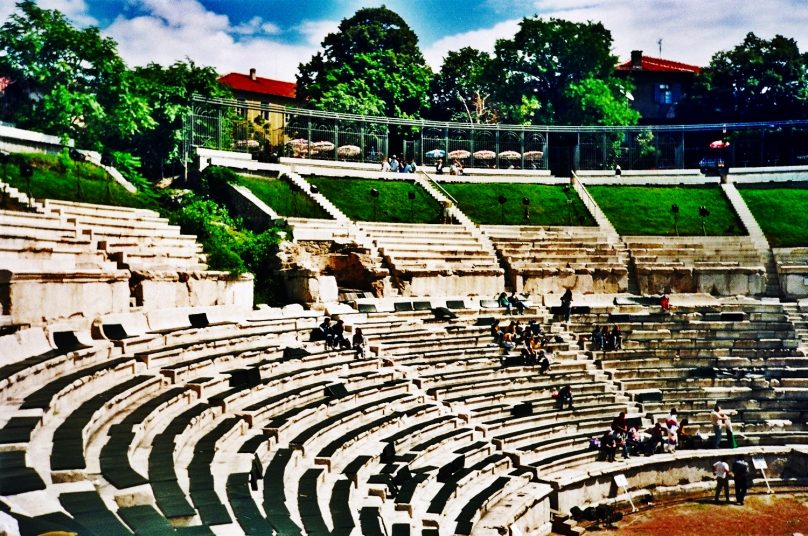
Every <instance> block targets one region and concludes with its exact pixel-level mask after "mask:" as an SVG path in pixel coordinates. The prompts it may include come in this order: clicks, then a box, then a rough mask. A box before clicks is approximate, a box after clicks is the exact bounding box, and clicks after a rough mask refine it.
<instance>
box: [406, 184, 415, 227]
mask: <svg viewBox="0 0 808 536" xmlns="http://www.w3.org/2000/svg"><path fill="white" fill-rule="evenodd" d="M407 199H409V200H410V221H415V192H413V191H412V190H410V191H409V192H407Z"/></svg>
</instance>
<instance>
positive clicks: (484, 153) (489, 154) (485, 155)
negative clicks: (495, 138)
mask: <svg viewBox="0 0 808 536" xmlns="http://www.w3.org/2000/svg"><path fill="white" fill-rule="evenodd" d="M496 157H497V153H495V152H494V151H489V150H487V149H483V150H480V151H474V158H476V159H477V160H493V159H494V158H496Z"/></svg>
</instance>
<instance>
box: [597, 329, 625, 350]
mask: <svg viewBox="0 0 808 536" xmlns="http://www.w3.org/2000/svg"><path fill="white" fill-rule="evenodd" d="M591 339H592V350H594V351H598V350H603V351H604V352H605V351H608V350H622V349H623V333H622V332H621V331H620V326H618V325H617V324H614V325H613V326H612V329H609V326H595V327H594V328H593V329H592V336H591Z"/></svg>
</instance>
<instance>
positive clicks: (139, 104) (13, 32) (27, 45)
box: [0, 0, 153, 148]
mask: <svg viewBox="0 0 808 536" xmlns="http://www.w3.org/2000/svg"><path fill="white" fill-rule="evenodd" d="M0 77H7V78H10V79H11V80H13V81H14V83H13V84H12V85H11V86H9V88H8V89H7V90H6V98H7V99H8V100H9V102H8V103H7V106H6V107H5V110H6V114H7V116H6V117H7V118H8V119H11V120H12V121H14V122H16V123H17V124H19V125H20V126H22V127H26V128H34V129H37V130H41V131H44V132H49V133H52V134H56V135H63V136H70V137H73V138H75V139H77V141H78V142H79V143H80V144H81V145H82V146H84V147H92V148H100V146H101V145H103V144H111V145H121V144H122V143H123V141H124V140H126V139H128V138H130V137H131V136H132V135H134V134H136V133H137V132H140V131H142V130H144V129H146V128H150V127H151V126H152V125H153V122H152V120H151V117H150V115H149V112H150V108H149V105H148V103H147V101H146V100H145V99H143V98H142V97H140V96H137V95H135V94H134V93H133V92H132V78H131V73H130V72H129V71H128V70H127V68H126V65H125V64H124V62H123V60H122V59H121V57H120V56H119V55H118V51H117V47H116V44H115V42H114V41H113V40H112V39H109V38H105V37H102V36H101V33H100V31H99V30H98V28H94V27H92V28H86V29H84V30H79V29H76V28H75V27H73V26H72V25H71V24H70V23H69V22H68V21H67V19H66V18H65V16H64V15H63V14H62V13H60V12H59V11H55V10H46V9H41V8H39V7H38V6H37V5H36V3H34V2H33V1H32V0H23V1H21V2H18V3H17V12H15V13H13V14H12V15H11V16H10V17H9V19H8V20H7V21H6V22H5V23H4V24H3V26H2V29H0Z"/></svg>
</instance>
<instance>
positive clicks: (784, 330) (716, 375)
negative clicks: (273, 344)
mask: <svg viewBox="0 0 808 536" xmlns="http://www.w3.org/2000/svg"><path fill="white" fill-rule="evenodd" d="M614 323H617V324H619V326H620V328H621V331H622V332H623V337H624V342H623V349H621V350H610V351H608V352H600V351H598V352H594V357H596V358H598V359H600V366H601V367H602V368H603V369H604V370H606V371H607V372H609V374H610V376H611V378H612V379H613V380H614V381H615V383H616V384H617V386H619V387H620V389H621V390H622V391H624V392H625V393H626V394H628V395H630V396H632V397H634V398H635V400H637V401H639V402H641V403H642V405H643V408H644V410H645V411H646V412H647V413H648V415H649V416H651V417H652V418H656V417H662V416H664V415H666V414H667V412H668V410H669V409H670V408H671V407H676V408H678V410H679V415H680V418H682V417H688V418H689V420H690V423H691V425H692V426H693V432H694V433H695V432H696V431H697V430H698V429H699V428H702V430H703V431H704V432H705V433H711V428H710V426H709V411H710V410H711V409H712V406H713V405H714V404H715V403H720V404H721V405H722V407H726V408H727V409H729V410H734V411H737V415H736V417H735V418H734V421H736V423H737V424H736V425H735V431H736V433H737V434H738V435H739V437H743V438H745V439H746V440H747V441H749V442H750V443H757V442H758V441H762V442H769V439H768V438H767V437H766V434H760V432H763V431H770V430H772V429H773V427H776V429H777V430H778V431H783V432H788V431H789V430H792V431H793V432H797V433H800V432H804V431H806V430H804V424H805V422H806V421H805V415H804V414H803V413H802V412H801V411H799V410H797V411H795V410H796V409H797V408H798V407H799V406H800V404H801V403H802V401H804V399H805V397H806V396H808V393H806V392H805V388H806V387H808V383H806V382H805V381H804V379H802V378H804V377H805V375H804V373H805V371H806V365H808V361H806V358H805V356H804V354H803V352H802V351H801V350H799V349H798V346H799V341H798V339H797V337H796V334H795V331H794V326H793V324H792V323H791V322H790V321H789V319H788V317H787V315H786V314H785V313H784V311H783V309H782V307H781V306H780V305H779V304H775V305H761V304H757V305H755V304H750V305H735V306H731V307H724V308H721V307H676V308H674V310H673V313H672V314H662V313H660V312H657V311H655V312H653V313H649V312H647V311H644V312H640V313H636V312H635V313H621V312H619V311H616V310H613V311H611V312H607V311H593V312H592V313H591V314H590V315H580V316H578V317H577V318H575V319H574V325H573V326H572V329H575V330H576V331H578V332H579V333H582V334H584V333H586V334H587V335H588V332H589V331H591V328H592V327H593V326H594V325H598V324H606V325H611V324H614ZM583 340H584V343H585V344H586V345H587V346H588V345H590V343H589V342H588V339H587V338H584V339H583ZM797 378H800V379H797ZM785 422H789V423H791V424H786V425H785V427H783V424H784V423H785ZM791 425H793V427H792V426H791ZM798 435H799V434H795V435H792V437H791V441H792V442H794V441H797V442H801V441H802V440H801V439H800V438H799V437H798ZM772 440H774V439H772Z"/></svg>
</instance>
